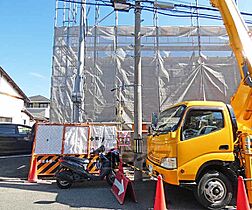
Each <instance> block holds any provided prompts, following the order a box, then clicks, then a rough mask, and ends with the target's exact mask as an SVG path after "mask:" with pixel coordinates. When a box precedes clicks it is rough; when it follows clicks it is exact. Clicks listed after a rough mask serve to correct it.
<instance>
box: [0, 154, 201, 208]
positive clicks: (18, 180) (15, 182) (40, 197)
mask: <svg viewBox="0 0 252 210" xmlns="http://www.w3.org/2000/svg"><path fill="white" fill-rule="evenodd" d="M29 159H30V158H29V157H25V158H12V159H10V160H8V163H7V162H6V160H3V159H0V190H1V188H2V189H5V190H6V189H7V191H8V189H9V191H10V192H13V191H11V190H10V189H15V190H17V191H19V190H22V191H25V192H26V193H28V195H30V194H32V195H33V196H34V198H32V199H33V200H32V202H33V206H35V207H36V206H40V207H41V206H43V208H47V207H48V208H49V207H51V205H55V204H57V205H59V204H61V207H64V206H65V208H69V207H76V208H82V207H83V208H87V209H90V208H106V209H125V210H126V209H139V210H140V209H145V210H146V209H150V208H153V206H154V198H155V188H156V181H153V180H148V181H145V182H135V183H133V187H134V190H135V193H136V198H137V201H138V202H137V203H134V202H133V201H131V200H130V198H126V199H125V203H124V205H120V204H119V203H118V201H117V200H116V198H115V197H114V195H113V194H112V192H111V191H110V189H111V187H110V186H108V184H107V182H106V181H96V182H94V181H87V182H84V183H79V184H74V185H73V186H72V188H70V189H66V190H63V189H59V188H58V187H57V185H56V183H55V181H51V180H43V181H39V182H38V183H28V182H27V181H25V179H26V178H27V174H28V170H29V161H30V160H29ZM3 164H4V165H3ZM30 191H33V192H35V193H31V192H30ZM45 192H46V193H47V195H48V196H47V197H46V199H45V196H44V194H45ZM20 194H22V193H20ZM11 196H12V195H10V197H11ZM165 197H166V204H167V207H168V209H187V210H188V209H194V210H197V209H202V207H201V206H200V205H199V204H198V203H197V202H196V200H195V198H194V196H193V194H192V192H191V191H189V190H187V189H183V188H178V187H175V186H171V185H165Z"/></svg>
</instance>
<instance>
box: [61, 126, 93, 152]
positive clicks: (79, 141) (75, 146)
mask: <svg viewBox="0 0 252 210" xmlns="http://www.w3.org/2000/svg"><path fill="white" fill-rule="evenodd" d="M87 148H88V127H81V126H76V127H75V126H66V128H65V139H64V154H87Z"/></svg>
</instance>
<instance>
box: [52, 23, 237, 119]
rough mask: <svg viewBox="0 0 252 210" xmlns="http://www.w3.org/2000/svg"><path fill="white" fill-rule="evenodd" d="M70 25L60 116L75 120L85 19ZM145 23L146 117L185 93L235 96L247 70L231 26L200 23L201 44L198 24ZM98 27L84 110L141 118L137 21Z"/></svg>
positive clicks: (58, 87) (57, 53)
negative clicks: (228, 28) (232, 45)
mask: <svg viewBox="0 0 252 210" xmlns="http://www.w3.org/2000/svg"><path fill="white" fill-rule="evenodd" d="M66 29H67V28H66V27H56V28H55V42H54V52H53V73H52V95H51V108H50V120H51V121H52V122H70V121H71V120H72V119H71V113H72V102H71V95H72V90H73V83H74V78H75V75H76V69H77V50H78V47H77V46H78V45H77V43H78V35H79V32H78V27H70V28H69V30H66ZM141 30H142V31H141V34H142V35H143V36H142V40H141V41H142V48H141V58H142V95H143V96H142V101H143V121H149V120H150V116H151V113H152V112H158V111H159V110H163V109H165V108H166V107H167V106H170V105H172V104H174V103H177V102H181V101H184V100H219V101H223V102H225V103H229V102H230V97H231V96H232V95H233V93H234V92H235V90H236V87H237V85H238V84H239V80H240V76H239V70H238V67H237V63H236V59H235V57H234V55H233V53H232V51H231V49H230V47H229V41H228V37H227V35H226V30H225V28H224V27H221V26H218V27H217V26H216V27H215V26H209V27H207V26H203V27H200V34H201V40H200V42H201V46H200V47H201V50H199V46H198V37H197V35H198V33H197V27H178V26H160V27H142V29H141ZM67 31H68V34H69V37H68V39H67ZM96 34H97V36H95V29H94V27H90V29H89V33H88V35H87V38H86V39H87V40H86V42H85V43H86V62H85V63H86V67H85V70H84V74H83V78H84V80H83V81H84V85H83V90H82V91H83V93H84V100H83V101H84V103H83V104H82V109H81V110H82V112H81V117H82V119H83V121H86V120H88V121H93V122H109V121H116V120H118V119H120V121H122V122H123V121H124V122H133V110H134V106H133V100H134V96H133V92H134V46H133V45H134V27H133V26H119V27H117V37H116V36H115V35H116V31H115V27H106V26H98V27H96ZM156 34H158V37H156ZM95 40H96V42H95ZM67 43H69V44H67ZM157 43H158V45H157ZM94 55H96V56H94ZM112 89H113V90H114V91H113V92H112V91H111V90H112Z"/></svg>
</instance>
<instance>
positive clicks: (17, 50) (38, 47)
mask: <svg viewBox="0 0 252 210" xmlns="http://www.w3.org/2000/svg"><path fill="white" fill-rule="evenodd" d="M92 1H94V0H92ZM162 1H165V0H162ZM169 2H172V1H169ZM175 2H176V3H178V2H191V3H194V2H195V0H181V1H179V0H178V1H175ZM238 3H239V9H240V11H244V12H250V13H252V1H249V0H248V1H244V0H240V1H239V2H238ZM199 4H201V5H207V6H210V4H209V2H208V0H199ZM91 11H92V9H91ZM110 11H112V9H110V8H106V9H105V8H104V9H102V10H101V17H103V16H104V15H106V14H108V12H110ZM54 13H55V0H24V1H22V0H12V1H9V0H0V28H1V29H0V49H1V50H0V66H1V67H2V68H3V69H4V70H5V71H6V72H7V73H8V74H9V75H10V76H11V77H12V79H13V80H14V81H15V82H16V83H17V84H18V85H19V87H20V88H21V89H22V90H23V91H24V92H25V94H26V95H27V96H32V95H43V96H46V97H48V98H49V97H50V83H51V66H52V45H53V27H54ZM90 14H92V12H90ZM142 16H143V19H144V21H143V24H144V25H151V24H152V17H153V16H152V14H151V12H143V15H142ZM250 20H252V18H250ZM200 22H201V24H202V25H205V24H209V25H217V24H222V22H219V21H218V22H211V21H209V20H200ZM92 23H93V14H92V16H91V15H90V17H89V24H90V25H91V24H92ZM113 23H114V19H113V16H112V17H111V18H107V19H106V20H105V21H104V22H103V23H102V24H104V25H113ZM119 24H123V25H125V24H127V25H133V24H134V13H133V11H131V12H130V13H124V14H122V15H120V19H119ZM188 24H189V21H188V20H186V19H184V18H169V17H167V16H162V15H160V25H188Z"/></svg>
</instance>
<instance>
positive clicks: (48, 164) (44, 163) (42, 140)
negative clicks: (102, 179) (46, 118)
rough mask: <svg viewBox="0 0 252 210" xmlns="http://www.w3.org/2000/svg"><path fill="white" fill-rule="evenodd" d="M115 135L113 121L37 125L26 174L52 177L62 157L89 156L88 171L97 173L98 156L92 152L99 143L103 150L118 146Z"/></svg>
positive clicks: (116, 135) (115, 128)
mask: <svg viewBox="0 0 252 210" xmlns="http://www.w3.org/2000/svg"><path fill="white" fill-rule="evenodd" d="M117 137H118V131H117V127H116V124H112V123H109V124H101V123H99V124H98V123H92V124H91V123H88V124H87V123H85V124H79V123H78V124H67V123H65V124H60V123H39V124H36V125H35V133H34V143H33V151H32V158H31V164H30V166H31V167H30V173H29V177H35V176H54V174H55V172H56V171H57V168H58V166H59V162H58V160H59V158H60V157H62V156H76V157H86V158H89V160H90V162H89V165H88V167H87V169H88V171H89V172H90V173H98V169H97V167H96V162H97V159H98V156H97V155H92V154H91V152H92V151H93V150H95V149H97V148H98V147H100V146H101V145H104V146H105V148H106V151H108V150H110V149H112V148H117ZM34 162H35V163H36V164H34ZM32 167H33V168H32ZM34 167H35V168H34ZM31 173H36V174H31Z"/></svg>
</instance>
